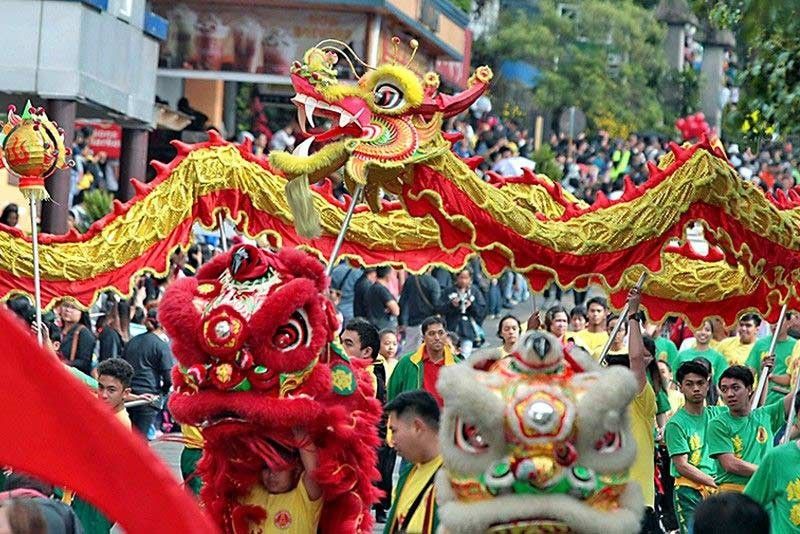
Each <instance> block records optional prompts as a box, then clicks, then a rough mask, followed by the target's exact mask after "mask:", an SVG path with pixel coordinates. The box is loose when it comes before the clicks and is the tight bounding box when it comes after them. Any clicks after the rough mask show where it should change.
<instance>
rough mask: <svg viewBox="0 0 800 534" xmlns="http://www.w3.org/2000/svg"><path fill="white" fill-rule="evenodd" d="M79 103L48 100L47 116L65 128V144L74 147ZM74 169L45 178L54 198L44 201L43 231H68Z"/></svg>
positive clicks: (58, 232) (64, 232)
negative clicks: (70, 191) (71, 176)
mask: <svg viewBox="0 0 800 534" xmlns="http://www.w3.org/2000/svg"><path fill="white" fill-rule="evenodd" d="M77 109H78V104H77V103H76V102H75V101H74V100H57V99H53V100H48V101H47V116H48V117H49V118H50V119H52V120H54V121H56V122H57V123H58V126H59V127H61V128H62V129H63V130H64V146H66V147H72V141H73V139H74V137H75V114H76V112H77ZM71 172H72V169H61V170H59V171H56V172H55V173H54V174H53V176H51V177H50V178H48V179H47V180H45V187H46V188H47V192H48V193H49V194H50V198H52V201H51V202H42V232H44V233H48V234H66V233H67V212H68V211H69V202H70V198H69V189H70V174H71Z"/></svg>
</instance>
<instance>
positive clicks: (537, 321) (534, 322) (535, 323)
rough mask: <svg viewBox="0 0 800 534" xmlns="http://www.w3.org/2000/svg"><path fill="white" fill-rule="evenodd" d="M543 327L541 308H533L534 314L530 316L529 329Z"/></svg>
mask: <svg viewBox="0 0 800 534" xmlns="http://www.w3.org/2000/svg"><path fill="white" fill-rule="evenodd" d="M541 327H542V318H541V316H540V315H539V310H533V314H531V316H530V317H528V324H527V329H528V330H539V329H540V328H541Z"/></svg>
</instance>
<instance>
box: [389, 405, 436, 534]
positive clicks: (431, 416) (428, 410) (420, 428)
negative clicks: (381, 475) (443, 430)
mask: <svg viewBox="0 0 800 534" xmlns="http://www.w3.org/2000/svg"><path fill="white" fill-rule="evenodd" d="M385 411H386V413H387V414H389V429H390V430H391V432H392V440H393V442H394V447H395V449H396V450H397V453H398V454H399V455H400V456H402V457H403V458H404V459H405V460H406V461H407V462H408V464H407V465H406V466H405V467H403V468H401V470H400V478H399V480H398V481H397V487H396V488H395V495H394V501H393V502H392V508H391V510H389V517H388V519H387V521H386V527H385V528H384V531H383V532H384V534H399V533H407V534H433V533H434V532H436V529H437V526H438V523H439V518H438V517H437V508H436V488H435V486H434V478H435V476H436V473H437V472H438V471H439V469H440V468H441V467H442V456H441V454H440V451H439V405H438V404H437V403H436V399H434V398H433V395H431V394H430V393H428V392H427V391H424V390H416V391H406V392H404V393H401V394H400V395H398V396H397V397H396V398H395V399H394V400H392V401H391V402H390V403H389V404H387V405H386V408H385Z"/></svg>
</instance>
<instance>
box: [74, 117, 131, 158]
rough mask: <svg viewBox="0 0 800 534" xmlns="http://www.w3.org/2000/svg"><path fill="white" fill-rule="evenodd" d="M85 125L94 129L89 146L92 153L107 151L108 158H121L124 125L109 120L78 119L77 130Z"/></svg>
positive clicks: (76, 122)
mask: <svg viewBox="0 0 800 534" xmlns="http://www.w3.org/2000/svg"><path fill="white" fill-rule="evenodd" d="M85 126H88V127H89V128H91V129H92V137H91V138H90V141H89V148H90V149H91V150H92V153H94V154H99V153H100V152H105V153H106V157H108V159H119V156H120V154H121V153H122V127H121V126H120V125H119V124H116V123H114V122H109V121H95V120H80V119H79V120H76V121H75V130H79V129H81V128H83V127H85Z"/></svg>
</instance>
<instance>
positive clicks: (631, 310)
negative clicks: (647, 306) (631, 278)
mask: <svg viewBox="0 0 800 534" xmlns="http://www.w3.org/2000/svg"><path fill="white" fill-rule="evenodd" d="M641 301H642V292H641V290H639V288H638V287H634V288H633V289H631V290H630V292H629V293H628V317H631V316H632V315H636V314H637V313H639V304H640V303H641Z"/></svg>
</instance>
